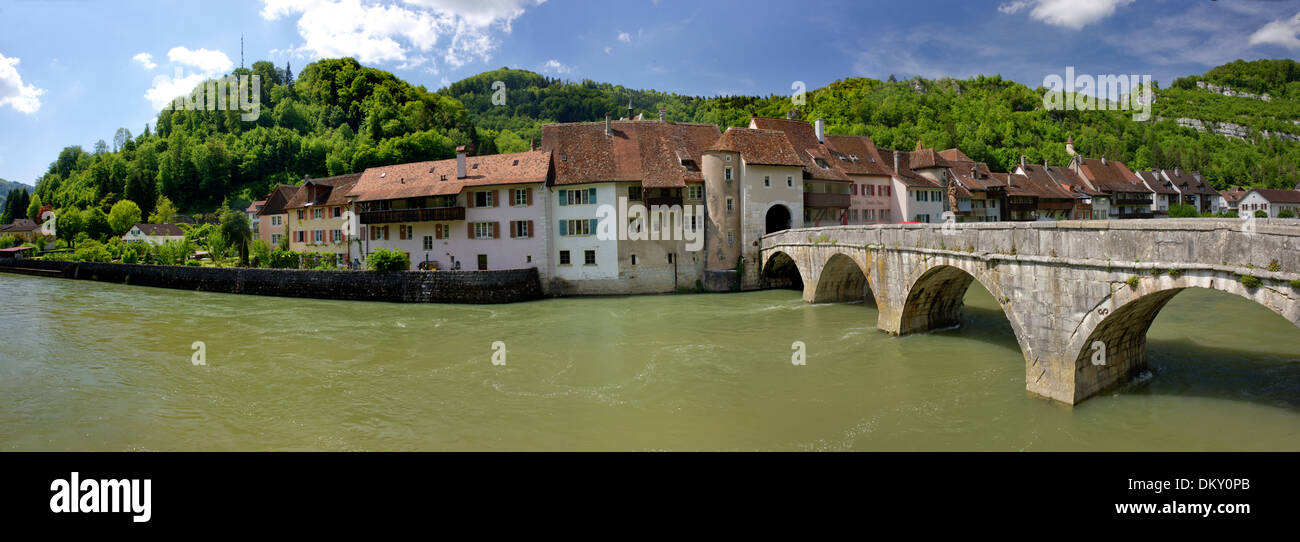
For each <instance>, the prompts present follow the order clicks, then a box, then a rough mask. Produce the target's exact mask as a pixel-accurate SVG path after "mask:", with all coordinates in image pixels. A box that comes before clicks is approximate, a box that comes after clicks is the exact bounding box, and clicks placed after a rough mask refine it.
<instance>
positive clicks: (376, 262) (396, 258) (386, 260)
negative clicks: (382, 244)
mask: <svg viewBox="0 0 1300 542" xmlns="http://www.w3.org/2000/svg"><path fill="white" fill-rule="evenodd" d="M366 268H367V269H370V270H371V271H381V272H383V271H406V270H408V269H410V268H411V259H410V258H409V257H407V256H406V253H405V252H402V251H400V250H390V249H379V250H376V251H374V252H371V253H370V255H369V256H367V257H366Z"/></svg>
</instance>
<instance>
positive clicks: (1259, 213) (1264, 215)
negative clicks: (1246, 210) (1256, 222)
mask: <svg viewBox="0 0 1300 542" xmlns="http://www.w3.org/2000/svg"><path fill="white" fill-rule="evenodd" d="M1255 218H1268V213H1265V212H1264V211H1255Z"/></svg>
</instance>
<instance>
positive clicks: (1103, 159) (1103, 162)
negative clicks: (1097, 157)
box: [1101, 154, 1106, 166]
mask: <svg viewBox="0 0 1300 542" xmlns="http://www.w3.org/2000/svg"><path fill="white" fill-rule="evenodd" d="M1101 165H1103V166H1104V165H1106V155H1104V154H1103V155H1101Z"/></svg>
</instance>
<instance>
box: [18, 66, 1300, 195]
mask: <svg viewBox="0 0 1300 542" xmlns="http://www.w3.org/2000/svg"><path fill="white" fill-rule="evenodd" d="M245 73H252V74H257V75H259V76H261V78H262V89H261V90H262V94H261V98H262V110H261V117H260V118H259V119H258V120H257V121H255V122H243V121H241V120H240V119H239V118H238V116H237V115H239V112H218V111H164V112H162V113H161V114H160V115H159V116H158V118H157V121H156V123H155V124H154V125H153V126H146V127H144V131H143V132H141V133H140V134H137V135H132V134H131V133H130V132H129V131H128V130H127V129H125V128H124V129H121V130H119V131H118V133H117V134H115V135H114V137H113V141H112V143H111V144H110V143H108V142H104V141H102V140H101V141H100V142H99V143H98V144H97V145H96V146H95V147H96V148H94V149H91V150H89V151H87V150H85V149H82V148H81V147H77V146H73V147H67V148H65V149H63V151H62V152H60V153H59V155H58V157H57V158H56V159H55V160H54V162H53V163H51V164H50V167H49V170H48V171H47V173H46V174H45V175H43V176H42V177H41V178H40V179H39V181H38V183H37V188H36V191H37V194H38V195H39V196H40V198H41V200H42V201H43V202H47V203H53V204H54V205H55V206H56V207H59V208H64V207H77V208H86V207H96V208H99V209H100V210H103V211H107V210H108V209H109V207H110V206H111V205H112V204H113V203H115V202H116V201H118V200H121V199H129V200H132V201H134V202H136V203H137V204H138V205H139V206H140V207H141V210H142V211H143V213H144V216H148V215H149V213H150V211H151V209H152V207H153V205H154V202H155V201H156V200H157V198H158V197H159V196H166V197H168V198H169V199H170V200H171V201H173V202H175V203H176V205H177V206H178V207H180V209H181V210H182V211H187V212H194V211H208V210H211V209H212V208H213V207H215V206H217V205H219V204H220V203H221V202H222V201H223V200H228V201H229V202H230V205H231V206H233V207H240V206H243V205H246V204H247V202H248V201H250V200H252V199H254V198H256V197H259V196H261V195H263V194H265V193H266V192H267V191H268V189H269V188H270V187H271V186H274V185H275V184H277V183H282V182H287V183H298V182H300V181H301V179H302V178H303V176H304V175H310V176H313V177H319V176H326V175H338V174H342V173H351V172H357V171H361V170H363V169H365V168H367V167H370V166H376V165H384V164H393V163H401V162H409V161H417V160H430V159H442V158H450V157H452V156H454V149H455V147H456V146H457V145H467V146H469V147H470V148H471V149H473V151H474V152H477V153H479V154H488V153H494V152H516V151H521V150H527V149H528V146H529V141H530V140H534V141H536V140H537V139H538V138H539V137H540V131H541V130H540V127H541V125H542V124H545V123H551V122H576V121H599V120H602V119H604V117H605V114H606V113H612V114H614V116H615V117H622V116H626V115H627V114H628V109H627V108H628V104H629V103H631V105H632V108H633V110H632V114H633V115H636V114H644V115H645V116H646V118H649V119H654V118H657V116H658V110H659V109H661V108H662V109H665V110H666V111H667V115H668V118H669V119H670V120H674V121H689V122H703V123H713V124H717V125H719V126H720V127H723V128H726V127H728V126H744V125H746V124H748V122H749V119H750V117H751V116H753V115H761V116H769V117H782V116H784V115H785V114H786V112H787V111H788V110H790V109H791V107H792V103H791V99H790V97H789V96H783V95H774V96H766V97H749V96H735V97H697V96H683V95H679V94H671V93H664V92H659V91H654V90H637V89H629V88H626V87H623V86H619V85H614V84H609V83H599V82H594V81H578V82H573V81H562V80H558V79H553V78H548V77H545V76H542V75H539V74H536V73H533V72H528V71H522V70H510V69H501V70H495V71H490V72H485V73H482V74H479V75H476V76H473V77H470V78H468V79H465V80H462V81H459V82H456V83H453V84H451V85H449V86H448V87H447V88H445V89H442V90H440V91H438V92H430V91H429V90H427V89H425V88H424V87H422V86H413V85H410V84H408V83H406V82H404V81H402V80H400V79H398V78H397V77H395V76H394V75H392V74H390V73H388V72H385V71H383V70H378V69H375V68H368V67H364V66H361V65H360V64H359V63H357V62H356V61H355V60H353V59H331V60H322V61H318V62H315V63H313V64H311V65H308V66H306V67H305V68H303V69H302V72H301V73H300V74H299V75H298V77H296V78H295V77H294V76H293V74H292V72H291V71H290V69H289V66H286V67H285V68H284V69H281V68H278V67H276V66H273V65H271V64H270V63H268V62H257V63H255V64H253V65H252V67H251V69H247V70H244V69H240V70H236V71H235V74H245ZM1298 74H1300V68H1298V65H1297V63H1295V62H1293V61H1289V60H1263V61H1254V62H1241V61H1238V62H1234V63H1231V64H1227V65H1224V66H1220V67H1218V68H1215V69H1213V70H1210V71H1209V72H1207V73H1206V74H1204V75H1200V76H1192V77H1189V78H1184V79H1179V80H1178V81H1177V82H1175V84H1174V85H1172V87H1171V88H1169V89H1164V90H1158V91H1157V100H1156V102H1155V105H1154V115H1153V117H1154V118H1163V120H1152V121H1150V122H1139V121H1135V120H1133V119H1132V112H1131V111H1048V110H1046V109H1045V108H1044V106H1043V93H1044V90H1043V89H1041V88H1040V89H1030V88H1028V87H1026V86H1025V85H1022V84H1020V83H1016V82H1014V81H1010V80H1005V79H1002V78H1001V77H998V76H980V77H975V78H972V79H966V80H956V79H948V78H944V79H938V80H924V79H919V78H918V79H911V80H905V81H893V78H892V77H891V78H890V79H891V80H890V81H878V80H873V79H865V78H853V79H845V80H841V81H836V82H835V83H832V84H830V85H827V86H826V87H825V88H820V89H815V90H810V91H809V92H808V93H807V95H806V97H805V103H804V104H803V105H801V106H800V107H799V110H800V116H801V118H804V119H808V120H811V119H814V118H825V119H826V120H827V122H828V124H829V129H830V131H831V132H832V133H846V134H864V135H869V136H871V137H872V138H873V139H875V141H876V142H877V143H878V144H879V145H883V146H886V147H891V148H896V149H903V150H910V149H912V148H914V147H915V146H916V143H917V141H918V140H919V141H921V142H923V144H924V145H925V146H927V147H935V148H948V147H958V148H960V149H961V150H962V151H963V152H965V153H966V154H967V155H969V156H971V157H973V158H975V159H976V160H980V161H985V162H988V163H989V164H990V165H991V166H992V167H993V168H994V169H997V170H1001V171H1005V170H1006V169H1007V168H1010V167H1012V166H1013V165H1014V164H1015V163H1017V162H1018V161H1019V157H1020V155H1022V154H1023V155H1026V156H1027V157H1028V159H1029V160H1031V161H1033V162H1042V161H1043V160H1048V161H1050V162H1052V163H1053V164H1064V163H1065V162H1066V161H1067V160H1068V156H1067V155H1066V152H1065V145H1064V143H1065V140H1066V138H1067V137H1070V136H1073V137H1074V141H1075V147H1076V148H1077V149H1078V150H1079V151H1080V152H1081V153H1084V154H1086V155H1089V156H1102V155H1105V156H1107V157H1109V158H1111V159H1119V160H1123V161H1125V162H1126V163H1127V164H1129V165H1130V167H1132V168H1133V169H1147V168H1152V167H1161V168H1173V167H1175V166H1178V167H1182V168H1184V169H1188V170H1197V171H1201V172H1202V173H1204V174H1205V175H1206V177H1207V178H1209V179H1210V181H1211V183H1212V184H1213V185H1214V186H1215V187H1217V188H1226V187H1228V186H1233V185H1244V186H1260V187H1272V188H1291V187H1293V186H1295V185H1296V183H1297V182H1298V181H1300V174H1298V173H1297V165H1298V164H1300V142H1297V141H1294V140H1292V139H1287V138H1284V137H1280V136H1278V135H1277V134H1276V133H1281V134H1287V135H1290V134H1295V135H1300V125H1297V124H1296V122H1298V121H1300V76H1298ZM497 81H500V82H502V83H504V90H503V93H504V98H505V100H504V103H500V100H497V101H496V102H494V100H493V97H494V93H496V92H497V91H498V89H500V88H501V87H500V86H499V85H495V83H496V82H497ZM1198 81H1205V82H1207V83H1213V84H1215V85H1219V86H1227V87H1232V88H1234V89H1237V90H1240V91H1243V92H1250V93H1253V94H1264V93H1267V94H1269V95H1270V97H1271V100H1270V101H1267V102H1266V101H1263V100H1261V99H1256V98H1248V97H1237V96H1225V95H1223V94H1222V93H1216V92H1211V91H1209V90H1206V89H1201V88H1199V87H1198V85H1197V84H1196V83H1197V82H1198ZM1178 119H1196V120H1199V121H1204V122H1215V123H1233V124H1234V125H1239V126H1240V127H1241V128H1242V129H1243V130H1244V132H1243V134H1244V135H1243V136H1242V137H1240V138H1234V137H1224V136H1222V135H1218V134H1216V133H1215V132H1214V130H1205V131H1197V130H1196V129H1194V128H1189V127H1184V126H1182V125H1180V124H1179V121H1178ZM1184 124H1186V122H1184ZM1263 130H1268V131H1270V132H1275V134H1273V135H1272V136H1270V137H1265V136H1264V135H1263V134H1262V131H1263Z"/></svg>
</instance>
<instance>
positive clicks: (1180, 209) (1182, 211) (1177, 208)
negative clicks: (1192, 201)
mask: <svg viewBox="0 0 1300 542" xmlns="http://www.w3.org/2000/svg"><path fill="white" fill-rule="evenodd" d="M1198 216H1201V215H1200V213H1198V212H1196V207H1195V206H1192V205H1186V204H1182V203H1175V204H1173V205H1170V206H1169V218H1196V217H1198Z"/></svg>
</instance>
